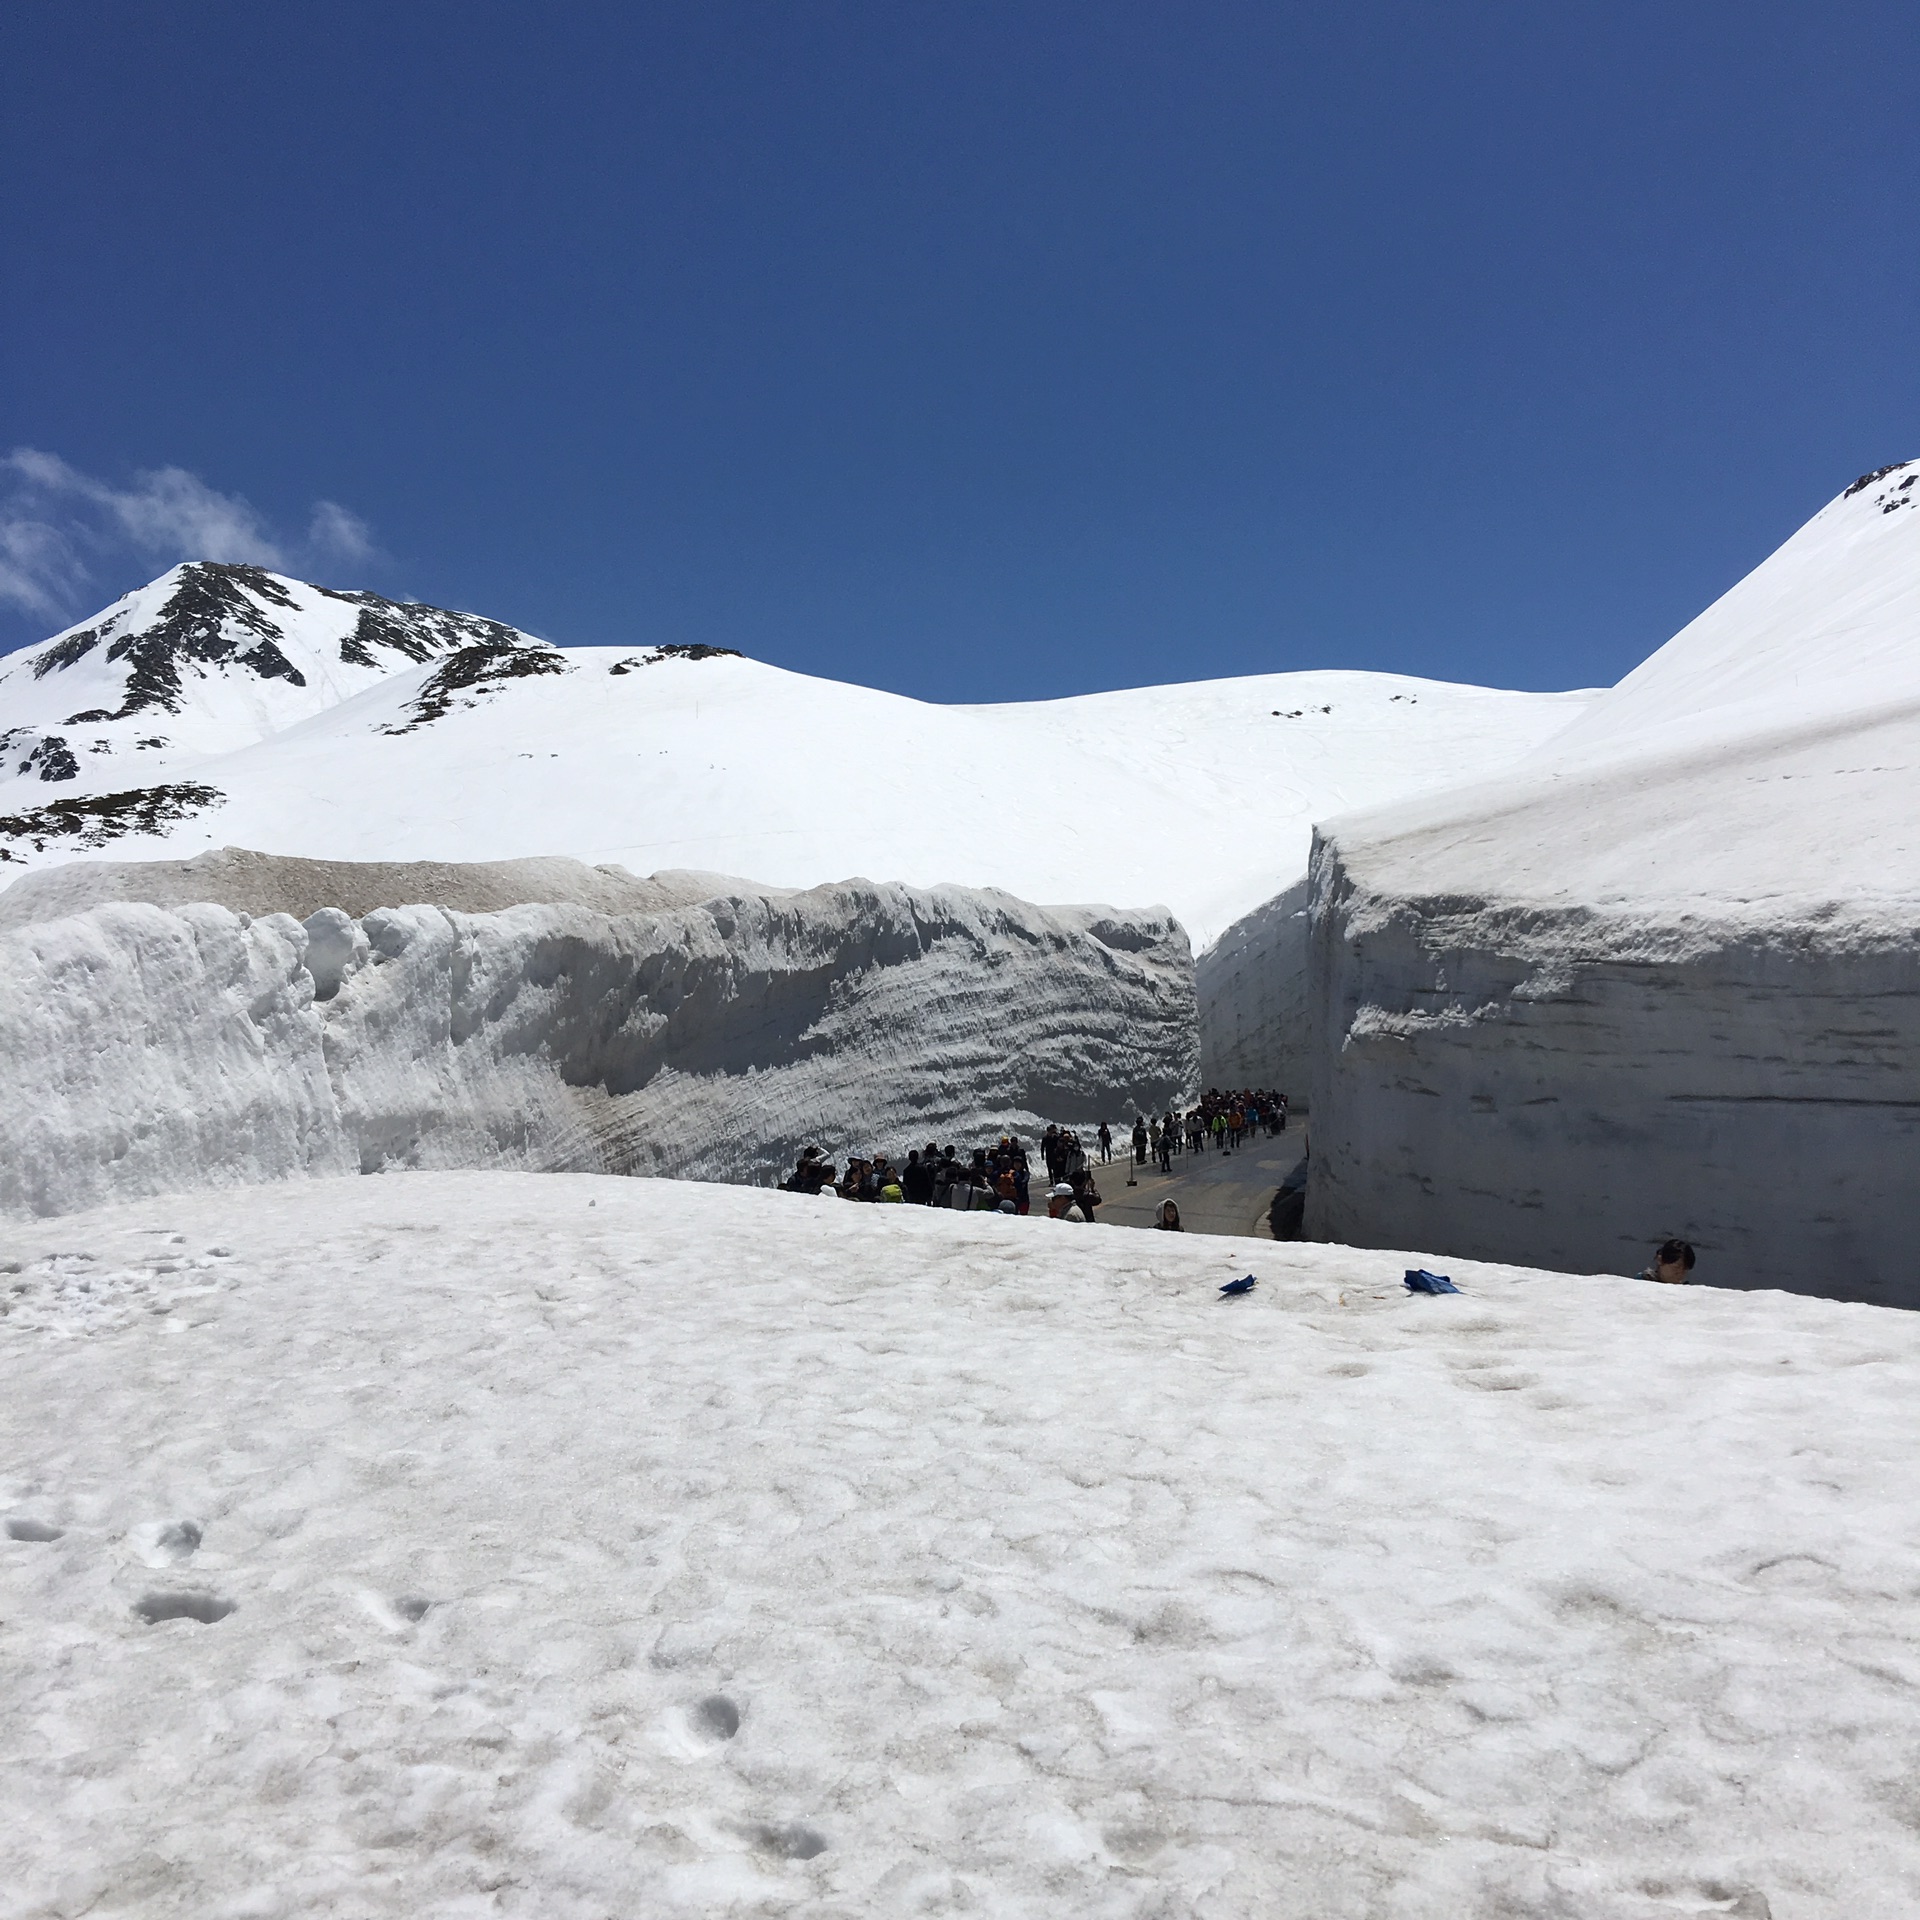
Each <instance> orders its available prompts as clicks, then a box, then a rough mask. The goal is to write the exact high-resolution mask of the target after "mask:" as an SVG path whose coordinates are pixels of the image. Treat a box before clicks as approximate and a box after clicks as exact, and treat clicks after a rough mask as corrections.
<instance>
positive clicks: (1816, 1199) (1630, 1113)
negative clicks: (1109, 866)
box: [1307, 467, 1920, 1306]
mask: <svg viewBox="0 0 1920 1920" xmlns="http://www.w3.org/2000/svg"><path fill="white" fill-rule="evenodd" d="M1915 475H1920V467H1907V468H1896V469H1890V470H1888V471H1887V472H1886V473H1884V474H1881V475H1879V476H1875V477H1873V478H1871V479H1870V480H1869V481H1868V483H1867V484H1866V485H1864V486H1863V487H1861V488H1859V489H1857V490H1849V492H1848V493H1847V494H1846V495H1843V496H1842V497H1841V498H1840V499H1839V500H1837V501H1836V502H1835V503H1834V504H1833V505H1832V506H1830V507H1828V508H1827V509H1826V510H1825V511H1824V512H1823V513H1822V514H1821V515H1820V516H1818V517H1817V518H1816V519H1815V520H1814V521H1813V522H1811V523H1810V524H1809V526H1808V527H1807V528H1805V529H1803V531H1802V532H1801V533H1800V534H1798V535H1796V536H1795V538H1794V540H1792V541H1790V542H1789V543H1788V545H1787V546H1786V547H1784V548H1783V549H1782V550H1781V552H1780V553H1779V554H1778V555H1776V556H1775V557H1774V559H1772V560H1769V561H1768V562H1767V563H1766V564H1765V565H1764V566H1762V567H1761V568H1759V569H1758V570H1757V571H1756V572H1755V573H1754V574H1753V575H1751V576H1750V577H1749V578H1748V579H1747V580H1745V581H1743V582H1742V583H1741V584H1740V586H1738V587H1737V588H1735V589H1734V590H1733V592H1732V593H1730V594H1729V595H1728V596H1727V597H1726V599H1725V600H1723V601H1722V602H1720V603H1719V604H1718V605H1717V606H1716V607H1714V608H1713V609H1710V610H1709V612H1708V613H1707V614H1705V615H1703V616H1702V617H1701V619H1700V620H1698V621H1696V622H1694V623H1693V625H1692V626H1690V627H1689V628H1687V629H1686V630H1685V631H1684V632H1682V633H1681V634H1679V635H1678V636H1676V638H1675V639H1674V640H1673V641H1672V642H1671V643H1670V644H1669V646H1668V647H1667V648H1664V649H1662V651H1661V652H1660V653H1659V654H1656V655H1655V656H1654V658H1653V659H1652V660H1650V661H1649V662H1648V663H1647V664H1646V666H1644V667H1642V668H1641V669H1639V670H1638V672H1636V673H1635V674H1633V675H1630V676H1629V677H1628V679H1627V680H1626V681H1624V682H1623V683H1622V685H1621V687H1620V688H1619V689H1618V690H1617V692H1616V693H1613V694H1609V695H1607V696H1605V697H1604V698H1603V699H1602V700H1601V701H1600V702H1599V703H1597V705H1596V706H1595V707H1594V708H1593V709H1592V710H1591V711H1590V712H1589V713H1588V715H1587V716H1586V718H1585V719H1584V720H1583V721H1582V722H1580V723H1579V724H1578V725H1577V726H1575V727H1574V728H1572V729H1570V730H1569V732H1568V734H1567V736H1566V737H1565V740H1564V742H1556V743H1554V745H1553V746H1552V747H1550V748H1549V749H1548V750H1547V751H1545V752H1543V753H1542V754H1540V755H1538V756H1536V757H1535V758H1534V759H1532V760H1531V761H1529V762H1528V763H1526V765H1525V766H1524V767H1523V768H1522V769H1520V770H1519V771H1518V772H1517V773H1516V774H1515V775H1514V776H1512V777H1511V778H1510V779H1509V780H1508V781H1506V782H1504V783H1502V784H1501V785H1499V786H1497V787H1480V788H1476V789H1473V790H1470V791H1466V792H1462V793H1457V794H1453V795H1439V796H1433V797H1430V798H1428V799H1425V800H1421V801H1415V802H1411V803H1407V804H1404V805H1401V806H1399V807H1395V808H1391V809H1384V810H1381V811H1378V812H1375V813H1371V814H1367V815H1361V816H1354V817H1350V818H1348V819H1346V820H1342V821H1336V822H1333V823H1330V824H1329V826H1328V827H1327V828H1326V829H1325V839H1324V844H1323V845H1322V847H1321V848H1320V850H1319V852H1318V854H1317V856H1316V867H1315V897H1314V908H1313V910H1314V914H1315V916H1316V920H1315V931H1314V947H1313V963H1312V964H1313V987H1314V996H1315V997H1314V1010H1313V1017H1314V1020H1315V1022H1316V1025H1317V1029H1318V1031H1317V1033H1316V1036H1315V1042H1314V1045H1315V1057H1316V1078H1315V1081H1314V1088H1313V1100H1314V1123H1315V1124H1314V1159H1313V1168H1312V1178H1311V1183H1310V1188H1309V1200H1308V1216H1307V1219H1308V1229H1309V1231H1310V1232H1312V1233H1314V1234H1316V1235H1317V1236H1323V1237H1329V1238H1337V1239H1343V1240H1354V1241H1359V1242H1361V1243H1363V1244H1376V1245H1379V1244H1385V1245H1420V1246H1429V1247H1434V1248H1437V1249H1439V1250H1441V1251H1446V1252H1460V1253H1469V1254H1474V1255H1481V1256H1486V1257H1497V1258H1507V1259H1524V1260H1527V1261H1529V1262H1536V1263H1541V1264H1549V1265H1556V1266H1566V1267H1569V1268H1573V1269H1576V1270H1577V1269H1584V1268H1592V1267H1596V1266H1614V1267H1622V1268H1629V1269H1631V1268H1632V1267H1638V1266H1639V1265H1640V1264H1642V1263H1643V1262H1644V1260H1645V1259H1646V1257H1647V1255H1648V1253H1649V1252H1650V1250H1651V1248H1652V1247H1653V1246H1654V1245H1655V1244H1656V1243H1657V1242H1659V1241H1660V1240H1661V1239H1663V1238H1665V1237H1667V1236H1669V1235H1677V1236H1680V1237H1683V1238H1687V1239H1690V1240H1692V1241H1693V1242H1695V1244H1696V1245H1697V1246H1698V1247H1699V1248H1700V1250H1701V1254H1702V1259H1703V1263H1704V1264H1703V1267H1702V1269H1701V1273H1702V1277H1703V1278H1708V1279H1711V1280H1713V1281H1715V1282H1717V1283H1719V1284H1723V1285H1730V1286H1763V1287H1787V1288H1795V1289H1799V1290H1804V1291H1809V1292H1817V1293H1824V1294H1830V1295H1834V1296H1836V1297H1839V1298H1845V1299H1861V1300H1874V1301H1885V1302H1891V1303H1895V1304H1899V1305H1904V1306H1920V1267H1917V1266H1916V1264H1915V1260H1914V1252H1913V1250H1914V1248H1915V1247H1916V1246H1917V1245H1920V1182H1916V1181H1915V1180H1914V1178H1913V1171H1912V1170H1913V1168H1914V1166H1915V1165H1916V1164H1920V1159H1917V1158H1916V1155H1920V511H1916V510H1915V509H1914V507H1913V505H1912V504H1911V503H1912V502H1913V500H1914V497H1915V492H1916V489H1915V488H1914V487H1913V486H1912V485H1910V484H1909V481H1910V480H1911V479H1912V478H1913V477H1914V476H1915ZM1743 634H1745V635H1747V636H1748V639H1749V641H1750V644H1745V645H1743V642H1742V635H1743ZM1796 636H1798V638H1797V640H1796ZM1690 702H1691V703H1693V704H1691V705H1689V704H1688V703H1690ZM1616 703H1617V704H1616Z"/></svg>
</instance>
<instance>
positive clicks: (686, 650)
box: [607, 644, 741, 675]
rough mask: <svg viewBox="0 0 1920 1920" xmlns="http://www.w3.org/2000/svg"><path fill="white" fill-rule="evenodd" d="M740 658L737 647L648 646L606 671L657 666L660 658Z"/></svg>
mask: <svg viewBox="0 0 1920 1920" xmlns="http://www.w3.org/2000/svg"><path fill="white" fill-rule="evenodd" d="M740 658H741V653H740V649H739V648H738V647H708V646H701V645H698V644H695V645H692V646H680V645H678V644H675V645H672V646H664V647H649V648H648V649H647V650H646V652H645V653H642V654H629V655H628V656H627V657H626V659H624V660H616V661H615V662H614V664H613V665H612V666H610V667H609V668H608V669H607V671H608V672H609V673H610V674H615V675H619V674H623V673H627V672H630V671H631V670H632V669H633V668H635V667H657V666H658V665H659V664H660V662H661V661H662V660H738V659H740Z"/></svg>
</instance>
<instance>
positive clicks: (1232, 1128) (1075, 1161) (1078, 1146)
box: [780, 1087, 1287, 1230]
mask: <svg viewBox="0 0 1920 1920" xmlns="http://www.w3.org/2000/svg"><path fill="white" fill-rule="evenodd" d="M1286 1125H1287V1097H1286V1095H1285V1094H1283V1093H1274V1092H1270V1091H1256V1090H1254V1089H1251V1088H1243V1089H1241V1090H1240V1091H1238V1092H1232V1093H1223V1092H1222V1091H1221V1090H1220V1089H1218V1088H1217V1087H1210V1088H1208V1090H1207V1091H1206V1092H1205V1093H1204V1094H1202V1095H1201V1097H1200V1098H1199V1099H1198V1100H1197V1101H1196V1102H1195V1103H1194V1104H1193V1105H1192V1106H1191V1107H1189V1108H1187V1109H1186V1110H1185V1111H1183V1112H1175V1111H1174V1110H1173V1109H1171V1108H1169V1109H1168V1110H1167V1111H1166V1112H1165V1113H1163V1114H1160V1115H1157V1116H1155V1117H1152V1118H1149V1117H1148V1116H1147V1115H1145V1114H1136V1115H1135V1116H1134V1121H1133V1129H1132V1134H1131V1138H1130V1139H1129V1140H1128V1141H1127V1143H1126V1145H1127V1147H1129V1148H1130V1149H1131V1152H1132V1156H1133V1160H1134V1164H1135V1165H1136V1166H1145V1165H1146V1164H1147V1162H1148V1161H1149V1160H1153V1161H1155V1162H1157V1163H1158V1165H1159V1167H1160V1169H1161V1171H1162V1172H1164V1173H1171V1172H1172V1171H1173V1162H1174V1158H1175V1156H1176V1155H1183V1154H1189V1153H1205V1152H1208V1151H1213V1152H1219V1153H1233V1152H1236V1151H1238V1150H1239V1148H1241V1147H1242V1146H1243V1145H1245V1144H1246V1143H1247V1142H1248V1141H1250V1140H1253V1139H1255V1138H1257V1137H1258V1136H1259V1134H1260V1133H1261V1132H1262V1131H1263V1130H1264V1131H1265V1133H1266V1134H1267V1135H1268V1136H1269V1137H1271V1136H1272V1135H1274V1134H1277V1133H1284V1132H1285V1131H1286ZM1037 1145H1038V1149H1039V1158H1040V1164H1041V1166H1042V1168H1043V1169H1044V1170H1045V1173H1046V1182H1045V1186H1044V1190H1043V1194H1042V1195H1041V1196H1036V1195H1035V1193H1034V1176H1033V1167H1032V1163H1031V1161H1030V1160H1029V1158H1028V1154H1027V1149H1026V1147H1025V1145H1024V1144H1023V1143H1022V1141H1021V1140H1020V1137H1019V1136H1018V1135H1017V1134H1012V1133H1003V1134H1002V1135H1001V1136H1000V1138H999V1140H998V1141H997V1142H996V1143H995V1144H994V1145H992V1146H987V1147H974V1148H972V1149H971V1150H970V1151H968V1152H965V1153H962V1152H957V1151H955V1149H954V1148H952V1147H950V1146H948V1147H943V1146H941V1145H939V1144H938V1143H937V1142H935V1141H932V1140H929V1141H928V1142H927V1144H926V1145H925V1146H924V1147H915V1148H914V1149H912V1150H911V1151H910V1152H909V1153H908V1155H907V1157H906V1159H905V1161H904V1162H896V1161H894V1160H892V1159H890V1158H889V1157H888V1156H887V1155H886V1154H884V1153H876V1154H873V1155H871V1156H869V1157H861V1156H858V1155H855V1156H853V1157H851V1158H850V1159H849V1160H848V1161H847V1164H846V1169H845V1171H844V1172H843V1171H842V1170H841V1169H840V1168H839V1167H838V1166H837V1165H836V1164H835V1163H834V1162H833V1161H831V1160H829V1159H828V1158H827V1156H826V1154H825V1153H824V1152H823V1151H822V1150H821V1149H820V1148H819V1147H808V1148H806V1149H805V1150H804V1151H803V1152H802V1153H801V1155H800V1160H799V1164H798V1165H797V1166H796V1167H795V1168H794V1170H793V1172H792V1173H791V1174H789V1175H788V1177H787V1178H786V1179H785V1180H783V1181H781V1183H780V1186H781V1189H782V1191H783V1192H787V1193H806V1194H815V1195H818V1194H823V1193H835V1194H838V1195H839V1197H840V1198H841V1199H843V1200H868V1201H876V1202H880V1203H883V1204H892V1205H896V1206H909V1207H954V1208H958V1209H960V1210H961V1211H974V1210H984V1211H988V1212H994V1211H997V1212H1000V1213H1015V1214H1024V1213H1030V1212H1032V1211H1033V1209H1034V1204H1035V1200H1036V1198H1037V1197H1039V1198H1043V1199H1044V1205H1045V1210H1046V1213H1047V1216H1048V1217H1049V1218H1050V1219H1054V1220H1074V1221H1082V1222H1086V1221H1091V1220H1093V1219H1094V1218H1095V1217H1096V1209H1098V1208H1099V1207H1100V1206H1101V1205H1102V1204H1103V1203H1102V1200H1101V1195H1100V1189H1099V1186H1098V1184H1097V1183H1096V1181H1095V1179H1094V1173H1093V1168H1094V1154H1095V1153H1096V1152H1097V1154H1098V1157H1099V1163H1100V1164H1102V1165H1106V1164H1111V1162H1112V1160H1113V1146H1114V1135H1113V1129H1112V1128H1111V1127H1109V1126H1108V1125H1107V1124H1106V1123H1105V1122H1104V1121H1103V1122H1102V1123H1101V1125H1100V1126H1099V1128H1098V1129H1097V1130H1096V1132H1095V1133H1094V1135H1093V1151H1092V1152H1090V1151H1089V1149H1088V1146H1087V1144H1085V1143H1083V1142H1082V1140H1081V1139H1080V1136H1079V1135H1078V1134H1077V1133H1076V1132H1075V1131H1074V1130H1073V1129H1072V1128H1071V1127H1061V1126H1050V1127H1048V1128H1047V1130H1046V1132H1045V1133H1043V1134H1042V1135H1041V1136H1040V1139H1039V1141H1038V1143H1037ZM1159 1224H1160V1225H1161V1226H1163V1227H1169V1228H1172V1229H1174V1230H1178V1228H1179V1225H1180V1212H1179V1209H1178V1207H1176V1206H1175V1205H1174V1203H1173V1202H1172V1201H1171V1200H1169V1201H1166V1202H1164V1203H1163V1205H1162V1207H1161V1210H1160V1218H1159Z"/></svg>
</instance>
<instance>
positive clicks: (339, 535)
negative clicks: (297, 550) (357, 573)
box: [307, 500, 374, 561]
mask: <svg viewBox="0 0 1920 1920" xmlns="http://www.w3.org/2000/svg"><path fill="white" fill-rule="evenodd" d="M307 545H308V547H309V548H311V549H312V551H313V552H315V553H317V554H322V555H325V556H327V557H329V558H331V559H336V560H347V561H356V560H370V559H371V558H372V557H373V551H374V547H373V530H372V528H370V527H369V526H368V525H367V523H366V522H365V521H364V520H362V519H361V518H360V516H359V515H358V514H357V513H352V512H349V511H348V509H347V508H345V507H343V506H342V505H341V504H340V503H339V501H337V500H319V501H316V502H315V503H314V508H313V520H312V522H311V524H310V525H309V526H308V528H307Z"/></svg>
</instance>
